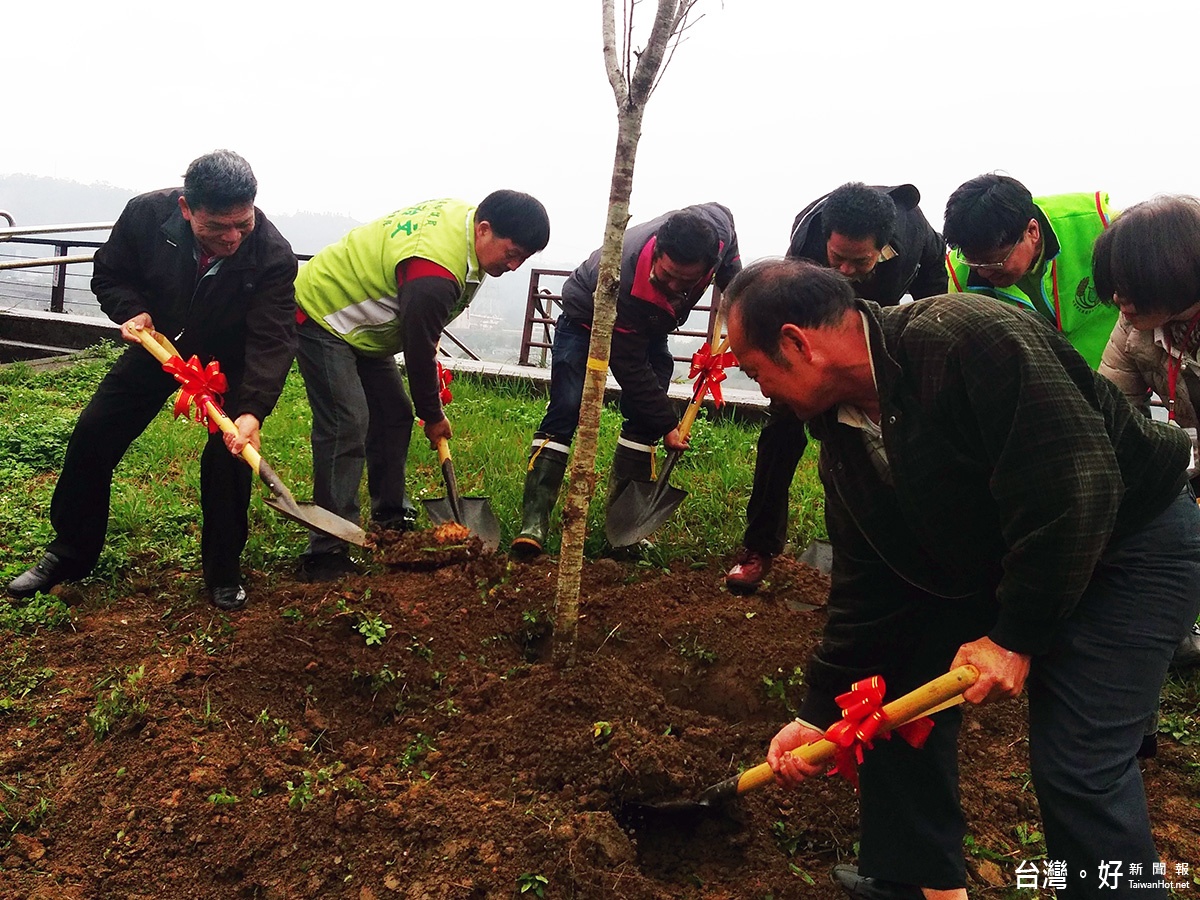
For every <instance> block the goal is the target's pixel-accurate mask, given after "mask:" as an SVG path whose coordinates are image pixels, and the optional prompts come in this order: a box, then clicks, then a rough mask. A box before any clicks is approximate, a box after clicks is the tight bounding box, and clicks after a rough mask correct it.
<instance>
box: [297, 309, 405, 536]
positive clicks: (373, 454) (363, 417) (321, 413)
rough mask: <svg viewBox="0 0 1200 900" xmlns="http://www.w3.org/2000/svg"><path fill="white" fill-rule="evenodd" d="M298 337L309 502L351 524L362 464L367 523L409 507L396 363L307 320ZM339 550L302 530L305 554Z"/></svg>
mask: <svg viewBox="0 0 1200 900" xmlns="http://www.w3.org/2000/svg"><path fill="white" fill-rule="evenodd" d="M298 331H299V336H300V346H299V351H298V353H297V355H296V360H297V362H298V363H299V364H300V374H301V375H303V376H304V389H305V392H306V393H307V394H308V404H309V406H311V407H312V414H313V428H312V451H313V502H314V503H316V504H317V505H318V506H322V507H324V508H325V509H327V510H329V511H330V512H333V513H336V514H337V515H339V516H341V517H342V518H343V519H348V520H349V521H351V522H358V520H359V513H360V508H359V501H358V489H359V485H360V484H361V483H362V475H363V468H364V466H365V468H366V470H367V492H368V493H369V495H370V497H371V515H372V517H373V518H375V519H376V520H379V521H386V520H388V519H391V518H395V517H397V516H399V515H401V514H402V512H403V510H404V509H405V508H407V507H408V506H409V504H408V503H407V501H406V499H405V495H404V467H405V463H406V461H407V459H408V444H409V441H410V440H411V439H412V426H413V420H414V416H413V406H412V401H411V400H409V398H408V394H407V393H406V392H405V390H404V381H403V379H401V377H400V370H399V368H398V367H397V366H396V360H395V359H394V358H393V357H390V356H387V357H372V356H363V355H361V354H359V353H358V352H357V351H356V350H355V349H354V348H353V347H351V346H350V345H349V344H347V343H346V342H345V341H344V340H342V339H341V338H339V337H337V336H336V335H333V334H330V333H329V332H328V331H326V330H325V329H324V328H322V327H321V326H320V325H318V324H316V323H315V322H313V321H312V320H311V319H310V320H308V321H306V322H304V323H303V324H302V325H301V326H300V328H299V330H298ZM345 549H346V544H345V542H344V541H340V540H338V539H337V538H334V537H330V536H329V535H326V534H321V533H319V532H315V531H310V532H309V535H308V552H309V553H310V554H315V553H330V552H336V551H342V550H345Z"/></svg>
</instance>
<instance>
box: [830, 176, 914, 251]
mask: <svg viewBox="0 0 1200 900" xmlns="http://www.w3.org/2000/svg"><path fill="white" fill-rule="evenodd" d="M821 226H822V228H823V229H824V231H825V240H826V241H828V240H829V237H830V235H832V234H833V233H834V232H837V233H838V234H840V235H842V236H843V237H848V238H850V239H851V240H855V241H858V240H862V239H863V238H871V239H872V240H873V241H875V249H877V250H882V249H883V248H884V246H885V245H886V244H887V243H888V242H889V241H890V240H891V239H892V238H893V237H895V235H896V202H895V201H894V200H892V198H891V197H889V196H888V195H887V194H885V193H884V192H883V191H880V190H876V189H875V188H873V187H870V186H868V185H865V184H863V183H862V182H861V181H851V182H848V183H846V184H843V185H842V186H841V187H839V188H837V189H836V190H834V191H833V192H832V193H831V194H830V195H829V196H828V197H826V198H825V203H824V205H823V206H822V207H821Z"/></svg>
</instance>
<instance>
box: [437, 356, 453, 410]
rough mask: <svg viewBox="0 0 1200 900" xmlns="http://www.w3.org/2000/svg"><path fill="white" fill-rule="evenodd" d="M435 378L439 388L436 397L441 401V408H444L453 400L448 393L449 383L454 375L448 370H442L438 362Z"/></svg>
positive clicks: (451, 395)
mask: <svg viewBox="0 0 1200 900" xmlns="http://www.w3.org/2000/svg"><path fill="white" fill-rule="evenodd" d="M437 377H438V388H439V393H438V396H439V397H440V398H441V400H442V406H445V405H447V404H448V403H449V402H450V401H451V400H453V399H454V395H453V394H451V393H450V382H452V381H453V380H454V373H453V372H451V371H450V370H449V369H447V368H444V367H443V366H442V364H441V362H438V364H437Z"/></svg>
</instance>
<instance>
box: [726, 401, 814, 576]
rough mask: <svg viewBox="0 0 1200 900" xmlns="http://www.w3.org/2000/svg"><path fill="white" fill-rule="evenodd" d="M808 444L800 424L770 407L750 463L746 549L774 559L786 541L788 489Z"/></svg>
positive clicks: (784, 410) (779, 408)
mask: <svg viewBox="0 0 1200 900" xmlns="http://www.w3.org/2000/svg"><path fill="white" fill-rule="evenodd" d="M807 444H808V435H807V434H806V433H805V431H804V422H802V421H801V420H800V419H798V418H797V417H796V414H795V413H794V412H792V411H791V410H790V409H788V408H787V407H786V406H783V405H781V404H778V403H772V404H771V412H770V417H769V418H768V419H767V424H766V425H764V426H763V429H762V432H761V433H760V434H759V436H758V449H757V451H756V456H755V460H754V486H753V488H752V489H751V491H750V502H749V503H748V504H746V534H745V536H744V537H743V538H742V544H743V545H744V546H745V547H746V548H747V549H748V550H754V551H756V552H758V553H764V554H767V555H768V556H778V555H779V554H780V553H782V552H783V545H784V544H785V543H786V542H787V522H788V490H789V489H790V488H791V486H792V478H793V477H794V476H795V474H796V466H798V465H800V457H802V456H803V455H804V448H805V446H807Z"/></svg>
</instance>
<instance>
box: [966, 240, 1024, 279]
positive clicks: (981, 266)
mask: <svg viewBox="0 0 1200 900" xmlns="http://www.w3.org/2000/svg"><path fill="white" fill-rule="evenodd" d="M1027 233H1028V232H1025V233H1022V234H1021V237H1020V239H1019V240H1018V241H1017V242H1016V243H1015V244H1013V245H1012V246H1011V247H1009V248H1008V252H1007V253H1005V254H1004V259H1002V260H1000V261H999V262H987V263H984V262H971V260H969V259H967V258H966V257H965V256H963V254H962V251H961V250H959V251H958V256H959V258H960V259H961V260H962V261H963V263H964V264H965V265H966V266H967V267H968V268H971V269H975V270H976V271H981V272H998V271H1000V270H1001V269H1003V268H1004V267H1005V266H1006V265H1008V260H1009V258H1010V257H1011V256H1012V255H1013V251H1015V250H1016V249H1017V248H1018V247H1020V246H1021V245H1022V244H1023V243H1025V234H1027Z"/></svg>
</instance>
